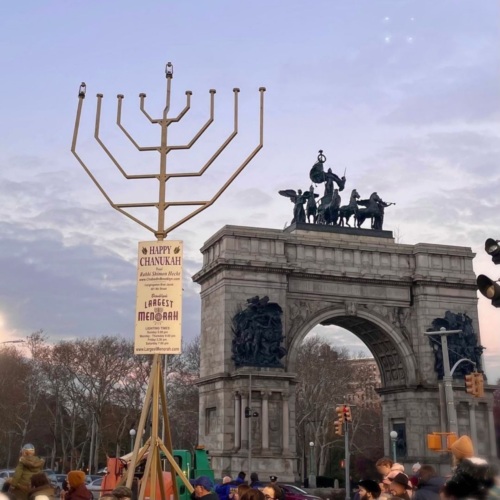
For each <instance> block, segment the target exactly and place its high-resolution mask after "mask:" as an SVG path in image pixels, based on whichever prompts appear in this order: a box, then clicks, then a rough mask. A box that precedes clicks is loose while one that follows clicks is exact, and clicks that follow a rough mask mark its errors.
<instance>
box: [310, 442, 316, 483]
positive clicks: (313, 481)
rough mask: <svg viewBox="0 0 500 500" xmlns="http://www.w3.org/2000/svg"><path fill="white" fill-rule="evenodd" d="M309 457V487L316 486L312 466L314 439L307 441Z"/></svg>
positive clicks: (313, 467)
mask: <svg viewBox="0 0 500 500" xmlns="http://www.w3.org/2000/svg"><path fill="white" fill-rule="evenodd" d="M309 450H310V459H309V488H316V473H315V468H316V467H315V466H314V441H310V443H309Z"/></svg>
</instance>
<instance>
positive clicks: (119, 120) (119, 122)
mask: <svg viewBox="0 0 500 500" xmlns="http://www.w3.org/2000/svg"><path fill="white" fill-rule="evenodd" d="M116 97H117V99H118V106H117V111H116V124H117V125H118V126H119V127H120V129H121V131H122V132H123V133H124V134H125V135H126V136H127V137H128V139H129V140H130V142H131V143H132V144H133V145H134V146H135V147H136V148H137V149H138V150H139V151H160V148H159V147H157V146H146V147H144V146H139V144H137V142H135V140H134V138H133V137H132V136H131V135H130V134H129V133H128V132H127V130H125V127H124V126H123V125H122V101H123V98H124V96H123V94H118V95H117V96H116Z"/></svg>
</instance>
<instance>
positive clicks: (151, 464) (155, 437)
mask: <svg viewBox="0 0 500 500" xmlns="http://www.w3.org/2000/svg"><path fill="white" fill-rule="evenodd" d="M165 73H166V79H167V89H166V104H165V108H164V109H163V114H162V117H161V118H152V117H151V116H150V115H149V114H148V112H147V111H146V110H145V107H144V102H145V99H146V94H140V95H139V99H140V109H141V111H142V112H143V113H144V115H145V116H146V118H147V119H148V120H149V121H150V122H151V123H152V124H158V125H160V130H161V132H160V145H159V146H146V147H144V146H140V145H139V144H138V143H137V142H136V141H135V140H134V138H133V137H132V136H131V135H130V134H129V133H128V131H127V130H126V129H125V127H124V126H123V124H122V104H123V99H124V96H123V95H122V94H118V96H117V99H118V105H117V114H116V123H117V125H118V127H119V128H120V129H121V130H122V132H123V133H124V134H125V135H126V137H127V138H128V139H129V140H130V141H131V142H132V144H133V145H134V146H135V147H136V148H137V149H138V150H139V151H158V153H159V154H160V171H159V173H146V174H137V175H130V174H127V172H126V171H125V169H124V168H123V167H122V166H121V165H120V163H119V162H118V161H117V159H116V158H115V157H114V156H113V154H112V153H111V151H110V150H109V149H108V148H107V146H106V145H105V144H104V142H103V141H102V139H101V137H100V135H99V127H100V120H101V107H102V99H103V95H102V94H97V109H96V118H95V129H94V137H95V139H96V141H97V142H98V143H99V145H100V146H101V147H102V149H103V150H104V152H105V153H106V154H107V156H108V157H109V159H110V160H111V162H112V163H113V164H114V165H115V166H116V167H117V168H118V170H119V171H120V173H121V174H122V175H123V177H125V179H127V180H129V179H133V180H135V179H157V180H158V184H159V195H158V201H153V202H144V203H115V202H114V201H113V200H112V199H111V198H110V196H109V195H108V194H107V193H106V191H105V190H104V189H103V187H102V186H101V184H100V183H99V181H98V180H97V179H96V177H95V176H94V175H93V174H92V172H91V171H90V169H89V168H88V167H87V165H86V164H85V162H84V161H83V160H82V158H81V157H80V155H79V154H78V153H77V152H76V143H77V138H78V131H79V128H80V118H81V114H82V108H83V101H84V99H85V94H86V89H87V87H86V85H85V83H82V84H81V85H80V89H79V92H78V108H77V112H76V120H75V128H74V132H73V141H72V144H71V152H72V153H73V154H74V155H75V158H76V159H77V160H78V162H79V163H80V165H81V166H82V167H83V169H84V170H85V172H87V174H88V176H89V177H90V178H91V179H92V182H93V183H94V184H95V185H96V187H97V189H99V191H100V192H101V194H102V195H103V196H104V198H105V199H106V200H107V201H108V203H109V204H110V205H111V206H112V207H113V208H114V209H115V210H118V211H119V212H121V213H122V214H124V215H126V216H127V217H128V218H130V219H132V220H133V221H134V222H136V223H137V224H139V225H141V226H142V227H144V228H145V229H147V230H149V231H151V232H152V233H153V234H154V235H155V237H156V239H157V240H159V241H161V240H164V239H165V237H166V236H167V234H169V233H170V232H171V231H173V230H174V229H176V228H177V227H179V226H180V225H181V224H184V222H186V221H188V220H189V219H191V218H192V217H194V216H195V215H197V214H199V213H200V212H202V211H203V210H205V209H206V208H208V207H209V206H211V205H213V204H214V203H215V201H216V200H217V199H218V198H219V197H220V196H221V194H222V193H223V192H224V191H225V190H226V189H227V187H228V186H229V185H230V184H231V183H232V182H233V181H234V179H236V177H238V175H239V174H240V173H241V172H242V171H243V169H244V168H245V167H246V166H247V165H248V164H249V163H250V161H251V160H252V159H253V158H254V157H255V155H256V154H257V153H258V152H259V151H260V150H261V149H262V147H263V141H264V92H265V90H266V89H265V88H264V87H261V88H259V93H260V133H259V143H258V145H257V146H256V147H255V149H254V150H253V151H252V152H251V153H250V154H249V155H248V156H247V157H246V159H245V160H244V161H243V162H242V163H241V164H240V166H239V167H238V168H237V169H236V170H235V171H234V172H233V174H232V175H231V176H230V177H229V179H227V180H226V182H225V183H224V185H223V186H222V187H221V188H220V189H219V190H218V191H217V192H216V193H215V194H214V195H213V196H212V198H211V199H209V200H204V201H198V200H192V201H191V200H190V201H167V199H166V183H167V181H169V180H170V179H174V178H181V177H201V176H202V175H203V174H204V173H205V172H206V171H207V169H208V168H209V167H210V166H211V165H212V164H213V163H214V161H215V160H216V159H217V157H218V156H219V155H220V154H221V153H222V151H224V149H225V148H226V147H227V146H228V145H229V143H230V142H231V141H232V140H233V139H234V138H235V137H236V135H237V133H238V94H239V89H237V88H235V89H233V93H234V128H233V131H232V132H231V134H230V135H229V136H228V138H227V139H226V140H225V141H224V142H223V143H222V144H221V146H220V147H219V148H218V149H217V151H215V152H214V154H213V155H212V156H211V157H210V159H209V160H208V161H207V162H206V163H205V164H204V165H203V166H202V167H201V168H200V170H198V171H197V172H176V173H168V172H167V155H168V154H169V153H170V152H172V151H178V150H182V149H190V148H191V147H192V146H193V145H194V144H195V143H196V141H197V140H198V139H199V138H200V137H201V135H202V134H203V133H204V132H205V131H206V130H207V128H208V127H209V126H210V125H211V124H212V123H213V121H214V101H215V90H213V89H211V90H210V91H209V93H210V116H209V118H208V120H207V121H206V123H205V124H204V125H203V126H202V127H201V128H200V130H199V131H198V133H196V134H195V136H194V137H193V138H192V139H191V140H190V141H189V142H188V143H187V144H184V145H173V146H170V145H169V144H168V141H167V138H168V134H167V132H168V127H169V126H170V125H171V124H172V123H178V122H179V121H180V120H181V119H182V118H183V117H184V115H185V114H186V113H187V112H188V111H189V109H190V108H191V95H192V92H191V91H189V90H188V91H186V105H185V107H184V109H183V110H182V111H181V112H180V113H179V114H178V115H177V116H176V117H175V118H168V113H169V111H170V89H171V82H172V78H173V66H172V64H171V63H167V66H166V71H165ZM173 206H197V207H198V208H196V209H195V210H193V211H192V212H191V213H189V214H188V215H187V216H185V217H184V218H182V219H180V220H178V221H177V222H174V223H172V224H170V225H169V226H168V227H167V228H165V212H166V210H167V208H169V207H173ZM134 208H157V209H158V224H157V228H156V229H154V228H153V227H151V226H150V225H148V224H147V223H146V222H144V221H143V220H140V219H139V218H137V217H136V216H134V215H132V214H131V213H130V212H129V211H127V210H128V209H134ZM150 410H151V436H150V438H149V439H148V441H147V443H146V445H145V446H143V447H142V448H141V445H140V444H141V443H140V441H141V440H140V439H136V442H135V445H134V450H133V454H132V458H131V462H130V464H129V466H128V468H127V471H126V474H125V479H126V484H127V486H129V487H130V486H131V485H132V481H133V477H134V470H135V466H136V464H137V463H138V462H139V461H140V460H141V459H142V458H143V457H144V456H145V454H146V452H148V454H147V460H146V465H145V469H144V476H143V481H142V483H141V488H140V492H139V500H143V499H144V496H145V492H146V484H147V482H148V481H149V482H150V484H151V485H154V484H156V482H157V481H158V482H159V485H160V494H161V498H162V500H165V490H164V484H163V479H162V470H161V464H160V452H161V451H162V452H163V453H164V454H165V456H166V457H167V459H168V460H169V462H170V464H171V467H172V482H173V488H174V497H175V499H176V500H177V499H178V491H177V487H176V474H177V475H179V477H180V478H181V479H182V481H183V482H184V484H185V485H186V487H187V488H188V489H189V491H192V490H193V488H192V486H191V484H190V483H189V481H188V479H187V478H186V477H185V475H184V474H183V472H182V470H181V469H180V468H179V466H178V465H177V463H176V462H175V460H174V458H173V456H172V450H173V448H172V440H171V435H170V423H169V419H168V409H167V401H166V396H165V388H164V381H163V376H162V370H161V363H160V355H159V354H155V355H153V363H152V367H151V374H150V378H149V383H148V387H147V391H146V397H145V399H144V405H143V408H142V412H141V418H140V421H139V425H138V427H137V436H142V434H143V431H144V428H145V425H146V420H147V418H148V415H149V412H150ZM160 411H161V413H162V417H163V425H164V429H163V431H164V436H165V438H164V439H165V443H163V441H162V440H161V439H160V436H159V434H158V429H159V421H160ZM150 498H151V500H156V488H155V487H154V486H152V487H151V493H150Z"/></svg>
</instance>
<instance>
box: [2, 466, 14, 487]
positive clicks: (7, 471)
mask: <svg viewBox="0 0 500 500" xmlns="http://www.w3.org/2000/svg"><path fill="white" fill-rule="evenodd" d="M13 475H14V469H2V470H0V489H1V488H2V487H3V484H4V483H5V480H6V479H8V478H9V477H12V476H13Z"/></svg>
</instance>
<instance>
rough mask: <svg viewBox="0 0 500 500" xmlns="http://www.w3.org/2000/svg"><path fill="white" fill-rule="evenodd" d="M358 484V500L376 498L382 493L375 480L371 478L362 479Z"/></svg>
mask: <svg viewBox="0 0 500 500" xmlns="http://www.w3.org/2000/svg"><path fill="white" fill-rule="evenodd" d="M358 486H359V499H360V500H372V499H375V498H378V497H379V496H380V494H381V493H382V490H381V489H380V486H379V485H378V483H377V481H374V480H373V479H363V480H361V481H360V482H359V483H358Z"/></svg>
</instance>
